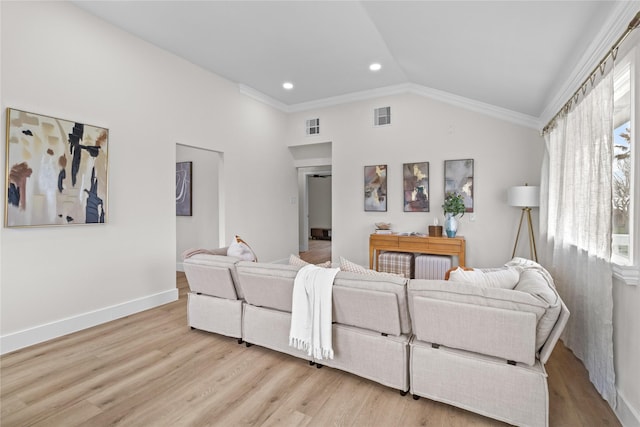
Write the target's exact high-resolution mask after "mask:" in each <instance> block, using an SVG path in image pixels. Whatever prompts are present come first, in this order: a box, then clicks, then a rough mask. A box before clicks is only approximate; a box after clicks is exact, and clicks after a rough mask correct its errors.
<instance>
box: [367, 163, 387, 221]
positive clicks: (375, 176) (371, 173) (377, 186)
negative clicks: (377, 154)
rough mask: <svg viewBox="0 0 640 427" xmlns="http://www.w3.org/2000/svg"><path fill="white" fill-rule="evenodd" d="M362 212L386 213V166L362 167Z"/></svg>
mask: <svg viewBox="0 0 640 427" xmlns="http://www.w3.org/2000/svg"><path fill="white" fill-rule="evenodd" d="M364 211H365V212H386V211H387V165H373V166H365V167H364Z"/></svg>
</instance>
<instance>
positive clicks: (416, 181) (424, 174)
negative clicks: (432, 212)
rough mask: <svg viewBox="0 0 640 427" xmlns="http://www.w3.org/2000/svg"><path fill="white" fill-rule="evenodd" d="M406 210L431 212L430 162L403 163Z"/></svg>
mask: <svg viewBox="0 0 640 427" xmlns="http://www.w3.org/2000/svg"><path fill="white" fill-rule="evenodd" d="M402 185H403V191H404V211H405V212H429V162H422V163H405V164H404V165H402Z"/></svg>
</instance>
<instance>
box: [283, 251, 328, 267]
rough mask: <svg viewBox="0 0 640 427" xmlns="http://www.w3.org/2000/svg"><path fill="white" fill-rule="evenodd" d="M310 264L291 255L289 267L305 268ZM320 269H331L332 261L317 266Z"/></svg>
mask: <svg viewBox="0 0 640 427" xmlns="http://www.w3.org/2000/svg"><path fill="white" fill-rule="evenodd" d="M309 264H310V263H309V262H307V261H305V260H303V259H302V258H300V257H299V256H296V255H293V254H291V255H289V265H293V266H296V267H304V266H305V265H309ZM316 265H317V266H318V267H323V268H329V267H331V261H325V262H321V263H320V264H316Z"/></svg>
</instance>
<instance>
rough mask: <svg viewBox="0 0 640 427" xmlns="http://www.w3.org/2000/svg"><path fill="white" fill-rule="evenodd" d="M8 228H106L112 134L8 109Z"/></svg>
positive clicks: (5, 216)
mask: <svg viewBox="0 0 640 427" xmlns="http://www.w3.org/2000/svg"><path fill="white" fill-rule="evenodd" d="M5 174H6V175H5V193H4V194H5V211H4V226H5V228H13V227H46V226H69V225H86V224H106V223H107V219H108V205H109V204H108V189H109V129H107V128H104V127H100V126H94V125H89V124H85V123H81V122H79V121H75V120H67V119H61V118H58V117H53V116H48V115H44V114H39V113H33V112H29V111H24V110H20V109H16V108H7V109H6V147H5Z"/></svg>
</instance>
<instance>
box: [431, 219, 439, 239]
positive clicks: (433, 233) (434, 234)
mask: <svg viewBox="0 0 640 427" xmlns="http://www.w3.org/2000/svg"><path fill="white" fill-rule="evenodd" d="M429 236H430V237H442V226H441V225H438V218H434V220H433V225H430V226H429Z"/></svg>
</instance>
